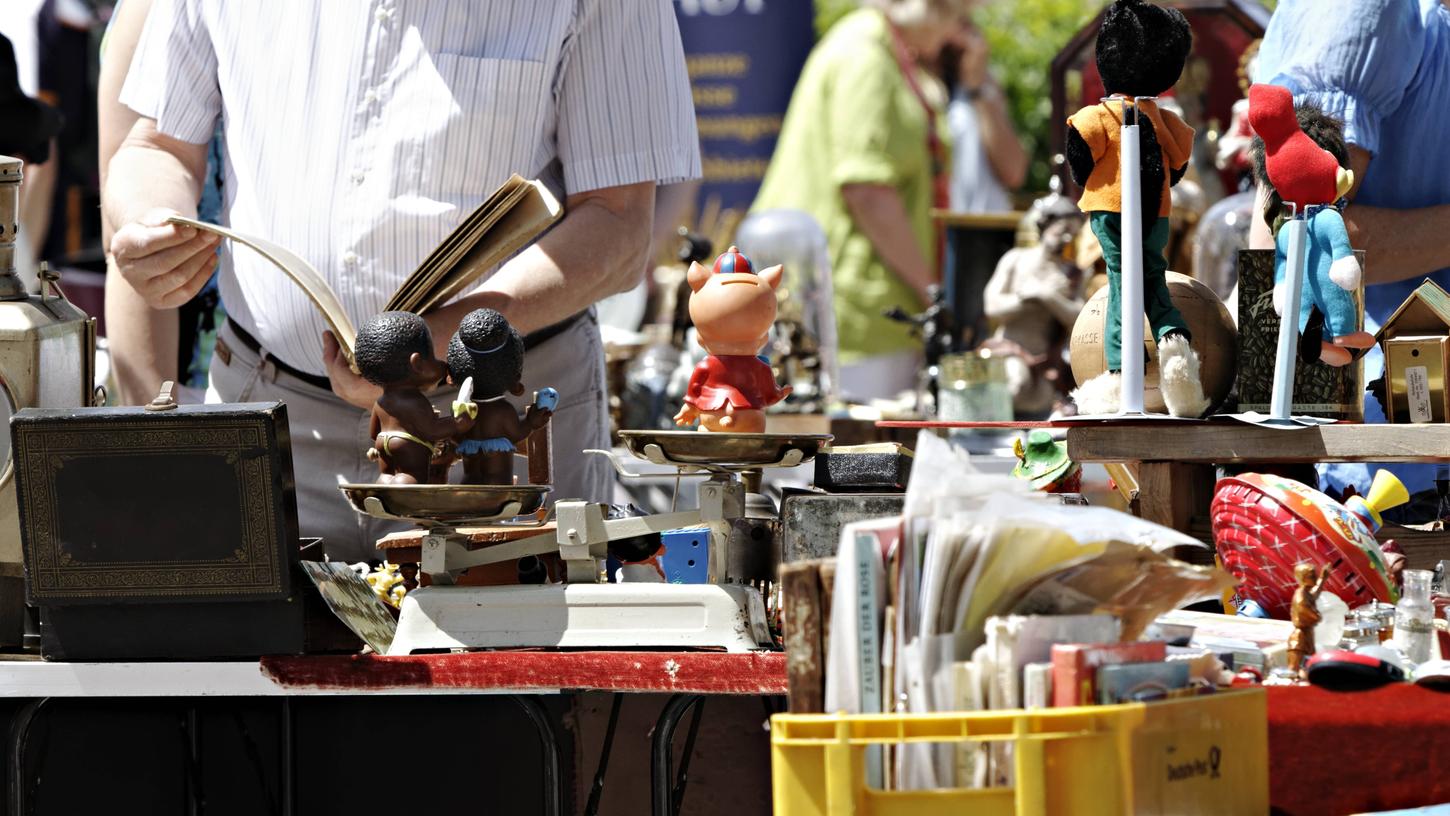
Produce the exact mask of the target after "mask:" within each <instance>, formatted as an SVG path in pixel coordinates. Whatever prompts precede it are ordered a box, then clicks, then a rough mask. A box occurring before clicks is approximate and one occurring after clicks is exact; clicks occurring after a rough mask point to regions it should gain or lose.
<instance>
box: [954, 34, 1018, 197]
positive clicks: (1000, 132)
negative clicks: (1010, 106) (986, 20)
mask: <svg viewBox="0 0 1450 816" xmlns="http://www.w3.org/2000/svg"><path fill="white" fill-rule="evenodd" d="M989 55H990V54H989V49H988V47H987V40H986V38H985V37H983V36H982V32H981V31H980V30H979V29H978V28H977V27H976V26H975V25H974V24H973V23H972V20H971V18H970V17H963V18H961V20H960V21H959V22H958V29H957V33H956V36H955V37H954V38H953V40H952V41H951V42H949V43H948V44H947V46H946V48H944V49H943V51H942V60H941V72H942V78H943V79H944V80H945V81H946V83H947V84H948V85H949V86H950V87H951V89H952V94H951V102H950V103H948V105H947V129H948V130H949V131H950V132H951V141H952V144H951V148H952V177H951V199H950V200H951V208H952V210H954V211H956V212H968V213H1001V212H1012V210H1013V209H1014V208H1013V206H1012V196H1011V193H1012V192H1013V191H1015V190H1017V189H1018V188H1019V187H1021V186H1022V183H1023V182H1025V181H1026V180H1027V161H1028V159H1027V151H1026V150H1024V149H1023V147H1022V140H1021V139H1019V138H1018V136H1017V130H1016V128H1015V126H1014V125H1013V124H1012V117H1011V116H1010V115H1009V114H1008V112H1007V97H1006V95H1004V94H1003V93H1002V87H1001V86H1000V85H998V84H997V80H996V78H995V77H993V76H992V72H991V69H990V68H989V67H988V57H989Z"/></svg>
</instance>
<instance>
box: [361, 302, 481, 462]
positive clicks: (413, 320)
mask: <svg viewBox="0 0 1450 816" xmlns="http://www.w3.org/2000/svg"><path fill="white" fill-rule="evenodd" d="M354 359H355V361H356V362H357V367H358V372H359V373H360V374H362V376H363V377H364V378H365V379H367V381H368V382H371V383H373V384H374V385H380V386H382V388H383V394H382V396H380V397H378V400H377V402H375V403H373V410H372V418H371V421H370V424H369V434H370V435H371V436H372V437H373V448H372V449H371V450H369V451H368V458H369V459H376V460H377V462H378V473H379V475H378V481H379V482H382V483H392V484H422V483H426V482H427V481H428V475H429V465H430V463H431V462H432V461H433V459H434V457H435V456H437V454H438V452H439V445H440V443H442V442H444V441H445V440H448V439H451V438H452V437H455V436H457V435H459V434H462V433H464V432H466V431H468V429H470V428H472V427H473V418H472V417H469V416H462V417H441V416H439V415H438V412H437V411H435V410H433V404H432V403H431V402H429V401H428V398H427V397H426V396H424V395H423V392H424V390H426V389H430V388H433V387H435V386H437V385H438V384H439V383H441V382H442V381H443V379H444V378H445V377H447V376H448V368H447V366H445V365H444V364H443V361H442V360H439V359H438V358H437V357H434V356H433V335H432V333H431V332H429V330H428V324H427V323H425V322H424V321H423V318H421V317H419V316H418V315H416V314H413V313H412V312H383V313H382V314H380V315H378V316H377V317H374V318H373V319H371V320H369V321H368V322H366V323H364V324H363V326H362V328H360V329H359V330H358V332H357V340H356V343H355V345H354Z"/></svg>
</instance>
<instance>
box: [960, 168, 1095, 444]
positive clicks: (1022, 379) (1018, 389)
mask: <svg viewBox="0 0 1450 816" xmlns="http://www.w3.org/2000/svg"><path fill="white" fill-rule="evenodd" d="M1028 217H1030V218H1031V219H1032V220H1033V221H1034V222H1035V226H1036V227H1037V233H1038V235H1039V236H1040V238H1039V242H1038V244H1037V245H1036V246H1032V247H1027V248H1025V249H1012V250H1008V252H1007V254H1005V255H1003V256H1002V260H1000V261H998V262H997V269H996V271H995V272H993V273H992V279H991V280H990V281H988V283H987V290H986V293H985V311H986V314H987V317H988V318H990V319H991V320H992V322H993V323H994V324H996V327H997V328H996V330H995V331H994V332H993V333H992V337H991V339H990V340H988V341H987V342H985V343H983V346H984V347H986V348H991V349H994V350H999V351H1000V352H1002V353H1004V354H1005V356H1006V368H1007V387H1008V388H1009V389H1011V391H1012V408H1013V411H1014V413H1015V414H1016V416H1017V417H1018V418H1019V419H1021V418H1027V417H1033V416H1045V415H1047V414H1048V413H1049V412H1050V411H1052V408H1053V404H1054V403H1055V402H1056V400H1057V398H1058V395H1059V392H1058V389H1057V384H1056V382H1054V381H1053V379H1052V377H1051V376H1049V372H1052V373H1055V372H1056V371H1057V370H1058V369H1060V368H1061V367H1062V349H1063V346H1064V345H1065V342H1066V340H1067V338H1068V336H1069V335H1070V334H1071V333H1072V327H1073V324H1074V323H1075V322H1076V321H1077V317H1078V313H1079V312H1081V311H1082V307H1083V302H1084V298H1083V284H1084V282H1085V281H1084V279H1083V278H1084V276H1083V274H1082V270H1080V269H1078V268H1077V266H1075V265H1074V264H1073V263H1072V262H1071V261H1069V260H1068V259H1067V257H1066V256H1065V255H1064V251H1065V250H1066V249H1067V247H1068V246H1070V245H1071V244H1072V241H1073V239H1074V238H1075V237H1076V236H1077V233H1078V231H1079V230H1081V229H1082V222H1083V215H1082V211H1081V210H1079V209H1078V208H1077V205H1076V204H1074V203H1073V202H1072V200H1071V199H1069V198H1068V197H1066V196H1064V195H1060V194H1058V193H1051V194H1049V195H1047V196H1045V197H1043V198H1040V199H1038V200H1037V201H1036V202H1034V203H1033V205H1032V209H1031V210H1030V211H1029V213H1028Z"/></svg>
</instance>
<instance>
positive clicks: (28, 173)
mask: <svg viewBox="0 0 1450 816" xmlns="http://www.w3.org/2000/svg"><path fill="white" fill-rule="evenodd" d="M54 17H55V9H54V4H53V2H52V0H5V3H4V5H3V6H0V38H4V39H5V44H4V46H3V49H4V53H0V85H3V87H0V94H3V96H4V98H3V99H0V108H5V109H4V110H0V113H6V114H7V115H4V116H0V140H4V141H5V142H7V143H10V144H11V145H12V147H11V149H10V150H0V154H4V155H7V156H14V157H15V158H19V159H22V160H24V161H25V168H24V175H25V178H24V180H23V182H22V183H21V187H20V231H19V233H18V234H17V237H16V246H15V267H16V270H17V271H18V272H19V273H20V277H21V279H22V280H24V281H25V282H26V286H27V287H29V288H30V289H31V291H35V289H36V280H37V279H36V276H35V271H36V266H37V264H38V262H39V260H40V253H41V250H42V248H43V245H44V244H45V236H46V234H47V233H48V232H49V230H50V214H51V207H52V206H53V204H54V199H55V187H56V173H57V169H58V167H59V165H60V162H59V160H58V159H57V155H56V153H57V151H56V145H55V137H56V136H57V135H58V134H59V133H60V130H61V128H62V127H63V126H64V117H62V116H61V115H60V114H59V112H58V111H57V110H56V109H55V107H53V106H54V105H55V101H56V100H55V97H54V95H53V94H47V93H44V92H43V91H42V88H41V78H40V63H41V54H42V38H41V30H42V29H43V28H49V27H50V26H49V25H48V24H49V23H51V22H53V20H54ZM31 100H36V101H35V102H32V101H31ZM37 103H39V104H40V107H33V105H36V104H37ZM6 106H9V107H8V108H6ZM12 111H13V113H12ZM12 117H13V118H12ZM42 119H43V120H44V121H42ZM12 128H13V130H14V131H15V132H14V133H10V132H9V131H10V130H11V129H12ZM36 133H43V135H44V138H43V139H41V140H39V141H36V140H34V139H32V134H36ZM20 142H25V144H20Z"/></svg>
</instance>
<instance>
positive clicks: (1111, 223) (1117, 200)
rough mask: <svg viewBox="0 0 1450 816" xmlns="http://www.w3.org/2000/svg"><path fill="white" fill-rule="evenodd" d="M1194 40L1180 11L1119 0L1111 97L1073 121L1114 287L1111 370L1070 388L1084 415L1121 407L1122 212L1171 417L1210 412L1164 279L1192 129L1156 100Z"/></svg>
mask: <svg viewBox="0 0 1450 816" xmlns="http://www.w3.org/2000/svg"><path fill="white" fill-rule="evenodd" d="M1192 45H1193V33H1192V31H1191V30H1190V29H1189V26H1188V21H1187V20H1186V19H1185V18H1184V17H1183V15H1182V14H1181V13H1180V12H1178V11H1177V10H1175V9H1169V8H1163V7H1160V6H1156V5H1153V4H1151V3H1147V2H1144V0H1115V2H1114V3H1113V4H1112V5H1111V6H1109V7H1108V9H1107V11H1106V12H1104V15H1103V24H1102V28H1101V30H1099V32H1098V41H1097V66H1098V73H1099V74H1100V75H1101V76H1102V79H1103V86H1104V88H1105V89H1106V90H1107V93H1108V95H1109V97H1110V98H1109V99H1108V100H1106V101H1104V102H1101V103H1099V104H1097V105H1090V106H1088V107H1086V108H1083V109H1082V110H1080V111H1078V112H1077V113H1075V114H1073V115H1072V116H1071V117H1070V118H1069V119H1068V120H1067V121H1068V129H1067V143H1066V151H1065V152H1066V154H1067V162H1068V167H1069V169H1070V170H1071V171H1072V177H1073V180H1074V181H1076V182H1077V183H1078V184H1079V185H1080V186H1081V187H1082V188H1083V194H1082V198H1081V199H1079V201H1078V206H1079V207H1081V208H1082V210H1083V211H1084V212H1086V213H1087V214H1088V221H1089V225H1090V226H1091V227H1092V231H1093V234H1094V235H1096V236H1097V238H1098V242H1099V243H1100V244H1102V249H1103V259H1104V261H1105V262H1106V264H1107V268H1108V287H1109V291H1108V311H1107V315H1106V323H1107V328H1106V332H1105V334H1106V338H1105V340H1104V352H1105V353H1106V356H1107V370H1106V371H1104V372H1103V373H1102V374H1100V375H1098V376H1097V377H1094V378H1093V379H1091V380H1089V381H1087V382H1086V383H1083V384H1081V385H1080V386H1079V388H1078V389H1077V390H1076V391H1074V392H1073V395H1072V396H1073V401H1074V402H1076V403H1077V406H1078V411H1079V413H1082V414H1111V413H1116V412H1117V411H1118V409H1119V406H1120V405H1121V404H1122V384H1123V383H1122V379H1123V378H1122V375H1121V372H1122V360H1121V352H1122V330H1123V327H1122V308H1121V305H1120V304H1121V297H1122V294H1121V290H1122V269H1121V259H1122V246H1121V245H1122V219H1123V218H1141V219H1142V221H1143V230H1142V258H1143V282H1142V283H1143V304H1144V310H1145V311H1146V312H1147V315H1148V323H1149V326H1150V327H1151V328H1152V330H1153V335H1152V336H1153V338H1154V339H1155V340H1156V341H1157V343H1158V370H1159V385H1160V388H1161V390H1162V393H1163V402H1164V404H1165V405H1166V406H1167V408H1168V412H1169V413H1170V414H1172V415H1174V416H1181V417H1197V416H1200V415H1202V414H1203V412H1204V411H1206V410H1208V405H1209V401H1208V399H1207V398H1206V397H1205V396H1204V394H1203V386H1202V384H1201V383H1200V382H1199V372H1198V370H1199V360H1198V354H1197V353H1196V352H1194V350H1193V348H1192V347H1191V346H1190V345H1189V340H1190V339H1191V338H1190V335H1189V331H1188V324H1187V322H1185V321H1184V319H1183V315H1182V314H1180V313H1179V311H1178V309H1177V308H1176V307H1175V306H1174V305H1173V299H1172V297H1170V296H1169V293H1168V283H1167V281H1166V279H1165V276H1166V273H1167V271H1168V260H1167V258H1166V257H1165V256H1164V250H1165V249H1166V247H1167V244H1168V238H1169V224H1168V215H1169V212H1170V211H1171V208H1172V195H1171V191H1170V188H1171V187H1172V186H1173V185H1174V184H1177V183H1178V181H1179V180H1180V179H1181V178H1182V177H1183V174H1184V172H1185V171H1186V170H1187V169H1188V162H1189V158H1190V154H1191V153H1192V150H1193V129H1192V128H1190V127H1189V126H1188V125H1186V124H1184V122H1183V120H1182V119H1180V118H1178V116H1176V115H1174V114H1173V113H1171V112H1169V111H1164V110H1160V109H1159V107H1158V105H1157V103H1156V102H1155V101H1154V98H1155V97H1157V96H1159V95H1161V94H1163V93H1166V92H1167V91H1168V90H1169V89H1170V88H1172V87H1173V85H1174V83H1176V82H1177V81H1178V77H1179V75H1180V74H1181V73H1183V65H1184V63H1185V61H1186V60H1187V59H1188V53H1189V50H1190V49H1191V48H1192ZM1134 100H1136V103H1135V102H1134ZM1125 103H1127V105H1133V104H1136V109H1137V116H1136V121H1137V124H1138V139H1139V150H1140V153H1139V155H1140V161H1139V165H1140V166H1139V172H1140V174H1141V189H1142V195H1141V200H1142V212H1140V213H1124V212H1122V186H1121V176H1120V170H1121V168H1120V167H1119V164H1120V151H1121V149H1122V137H1121V128H1122V126H1123V117H1124V108H1125V107H1126V106H1127V105H1125ZM1129 118H1130V122H1131V120H1132V117H1129Z"/></svg>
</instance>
